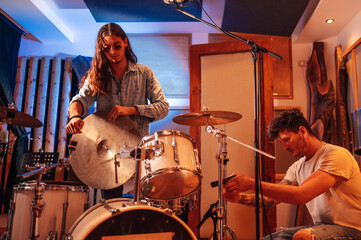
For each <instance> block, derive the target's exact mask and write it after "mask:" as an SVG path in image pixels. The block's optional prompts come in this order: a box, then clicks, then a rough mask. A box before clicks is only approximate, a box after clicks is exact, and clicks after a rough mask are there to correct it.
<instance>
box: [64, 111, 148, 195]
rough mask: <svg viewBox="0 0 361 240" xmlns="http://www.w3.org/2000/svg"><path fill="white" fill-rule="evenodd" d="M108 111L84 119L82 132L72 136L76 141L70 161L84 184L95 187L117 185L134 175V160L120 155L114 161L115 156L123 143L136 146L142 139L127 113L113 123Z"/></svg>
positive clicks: (109, 187) (110, 187) (101, 187)
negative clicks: (119, 157)
mask: <svg viewBox="0 0 361 240" xmlns="http://www.w3.org/2000/svg"><path fill="white" fill-rule="evenodd" d="M108 114H109V111H102V112H96V113H94V114H91V115H89V116H88V117H86V118H85V119H84V127H83V129H82V133H80V134H75V135H73V137H72V141H76V142H77V144H76V147H75V150H74V151H72V153H71V155H70V164H71V165H72V168H73V170H74V172H75V174H76V176H77V177H78V178H79V179H80V180H81V181H82V182H83V183H85V184H87V185H89V186H91V187H93V188H97V189H112V188H115V187H118V186H120V185H121V184H123V183H124V182H126V181H127V180H128V179H130V178H131V177H132V176H133V174H134V172H135V161H134V159H133V158H130V157H128V158H121V159H117V160H118V161H119V162H118V163H115V161H114V157H115V154H117V153H119V152H120V149H121V148H122V147H124V143H125V144H127V145H128V146H129V147H131V146H134V147H135V146H137V144H138V143H139V141H140V140H141V137H140V134H139V130H138V127H137V125H136V124H135V122H134V121H132V120H131V119H130V118H129V117H128V116H119V117H118V118H117V120H116V121H115V122H112V121H109V120H108ZM116 178H117V181H116Z"/></svg>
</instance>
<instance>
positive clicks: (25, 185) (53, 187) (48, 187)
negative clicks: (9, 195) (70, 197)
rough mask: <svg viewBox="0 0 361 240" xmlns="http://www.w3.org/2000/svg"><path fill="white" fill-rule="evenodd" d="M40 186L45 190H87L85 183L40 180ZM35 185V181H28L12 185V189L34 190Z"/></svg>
mask: <svg viewBox="0 0 361 240" xmlns="http://www.w3.org/2000/svg"><path fill="white" fill-rule="evenodd" d="M40 186H41V187H43V188H44V190H45V191H46V190H47V191H53V190H65V191H71V192H89V187H88V186H86V185H62V184H48V183H45V182H41V183H40ZM35 187H36V182H35V181H28V182H22V183H19V184H16V185H14V187H13V190H14V191H21V190H34V189H35Z"/></svg>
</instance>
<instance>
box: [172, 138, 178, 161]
mask: <svg viewBox="0 0 361 240" xmlns="http://www.w3.org/2000/svg"><path fill="white" fill-rule="evenodd" d="M172 147H173V156H174V162H176V163H177V164H178V165H179V156H178V145H177V140H176V138H175V137H173V139H172Z"/></svg>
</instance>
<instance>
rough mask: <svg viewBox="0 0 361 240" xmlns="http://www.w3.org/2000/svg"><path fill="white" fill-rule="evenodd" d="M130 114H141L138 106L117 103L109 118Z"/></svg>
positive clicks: (111, 119) (114, 118) (113, 119)
mask: <svg viewBox="0 0 361 240" xmlns="http://www.w3.org/2000/svg"><path fill="white" fill-rule="evenodd" d="M121 115H123V116H129V115H139V112H138V110H137V108H136V107H123V106H119V105H115V106H114V107H113V108H112V109H111V110H110V112H109V115H108V118H109V120H110V121H113V122H114V121H115V120H117V118H118V116H121Z"/></svg>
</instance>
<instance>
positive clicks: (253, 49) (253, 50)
mask: <svg viewBox="0 0 361 240" xmlns="http://www.w3.org/2000/svg"><path fill="white" fill-rule="evenodd" d="M175 9H176V10H177V11H178V12H181V13H183V14H184V15H186V16H189V17H191V18H193V19H196V20H198V21H200V22H202V23H204V24H206V25H208V26H210V27H212V28H215V29H217V30H218V31H221V32H223V33H224V34H226V35H227V36H230V37H232V38H234V39H237V40H240V41H242V42H244V43H246V44H248V45H249V46H250V47H251V54H252V59H253V78H254V98H255V99H254V129H255V139H254V147H255V148H256V149H258V148H259V130H258V126H259V97H258V96H259V92H258V89H259V83H258V78H257V61H258V56H259V53H260V52H264V53H267V54H269V55H270V56H272V57H274V58H276V59H279V60H281V59H282V57H281V56H280V55H278V54H276V53H274V52H271V51H268V50H267V49H266V48H264V47H261V46H259V45H257V44H255V43H254V42H253V41H252V40H248V39H245V38H242V37H239V36H237V35H234V34H233V33H231V32H228V31H226V30H223V29H222V28H220V27H218V26H217V25H215V24H212V23H209V22H207V21H205V20H203V19H201V18H198V17H196V16H194V15H193V14H191V13H188V12H186V11H184V10H182V9H181V8H180V5H179V4H177V3H175ZM254 154H255V195H256V196H255V197H256V209H255V213H256V240H258V239H260V208H259V204H258V203H259V181H260V180H259V166H260V163H259V154H258V152H257V151H255V153H254Z"/></svg>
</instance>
